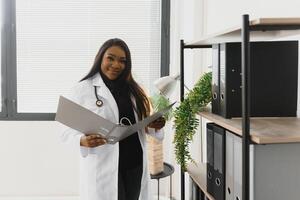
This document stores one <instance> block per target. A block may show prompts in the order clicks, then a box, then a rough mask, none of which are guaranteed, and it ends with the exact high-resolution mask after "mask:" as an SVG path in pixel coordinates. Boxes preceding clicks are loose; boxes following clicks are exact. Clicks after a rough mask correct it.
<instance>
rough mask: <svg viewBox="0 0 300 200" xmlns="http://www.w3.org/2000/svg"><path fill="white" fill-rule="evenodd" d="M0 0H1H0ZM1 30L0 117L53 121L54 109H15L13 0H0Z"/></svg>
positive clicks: (165, 28) (166, 18)
mask: <svg viewBox="0 0 300 200" xmlns="http://www.w3.org/2000/svg"><path fill="white" fill-rule="evenodd" d="M0 1H1V0H0ZM2 3H3V7H2V10H1V13H3V23H4V26H3V30H1V31H2V36H1V40H2V43H1V50H2V51H1V54H2V55H1V56H2V59H1V76H2V85H1V87H2V96H1V97H2V98H1V101H2V111H1V112H0V120H9V121H53V120H54V118H55V113H18V112H17V62H16V60H17V57H16V51H17V49H16V0H2ZM169 33H170V0H161V58H160V59H161V60H160V61H161V62H160V63H161V71H160V75H161V76H166V75H168V74H169V62H170V58H169V57H170V56H169V55H170V34H169Z"/></svg>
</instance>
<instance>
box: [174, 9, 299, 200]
mask: <svg viewBox="0 0 300 200" xmlns="http://www.w3.org/2000/svg"><path fill="white" fill-rule="evenodd" d="M298 29H300V25H254V26H250V22H249V15H248V14H245V15H243V16H242V28H241V38H242V46H241V48H242V49H241V50H242V134H243V136H242V141H243V142H242V157H243V158H242V199H243V200H249V164H250V160H249V145H250V143H251V141H250V94H249V89H250V76H251V74H250V59H249V58H250V32H251V31H275V30H298ZM211 47H212V45H185V44H184V41H183V40H181V41H180V76H181V77H180V101H183V100H184V49H187V48H189V49H194V48H211ZM184 180H185V176H184V171H183V170H182V169H181V200H184V199H185V197H184V195H185V183H184Z"/></svg>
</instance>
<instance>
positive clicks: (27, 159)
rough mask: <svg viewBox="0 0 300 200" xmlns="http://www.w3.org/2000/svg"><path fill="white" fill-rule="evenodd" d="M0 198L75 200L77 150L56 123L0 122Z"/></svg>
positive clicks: (76, 192) (76, 194) (77, 164)
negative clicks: (66, 142)
mask: <svg viewBox="0 0 300 200" xmlns="http://www.w3.org/2000/svg"><path fill="white" fill-rule="evenodd" d="M0 130H1V140H0V158H1V162H0V163H1V164H0V169H1V170H0V177H1V178H0V199H1V200H2V199H3V200H4V199H5V200H9V199H45V200H46V199H47V198H49V199H69V200H72V199H76V196H78V191H79V189H78V188H79V187H78V186H79V185H78V179H79V177H78V170H79V163H78V157H77V156H78V155H79V154H78V153H74V152H75V150H74V149H71V148H70V147H67V146H65V145H63V144H62V143H61V141H60V138H59V129H58V126H57V124H56V122H28V121H22V122H13V121H1V122H0Z"/></svg>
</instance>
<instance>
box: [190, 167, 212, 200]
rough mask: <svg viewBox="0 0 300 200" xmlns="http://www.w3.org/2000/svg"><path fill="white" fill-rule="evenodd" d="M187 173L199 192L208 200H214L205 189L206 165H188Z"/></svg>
mask: <svg viewBox="0 0 300 200" xmlns="http://www.w3.org/2000/svg"><path fill="white" fill-rule="evenodd" d="M187 172H188V174H189V175H190V177H191V178H192V179H193V180H194V182H195V183H196V184H197V185H198V186H199V188H200V189H201V191H202V192H203V193H204V194H205V196H206V197H207V198H208V199H210V200H215V199H214V198H213V197H212V196H211V195H210V194H209V193H208V192H207V188H206V163H196V164H193V163H190V164H188V166H187Z"/></svg>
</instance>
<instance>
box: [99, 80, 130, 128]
mask: <svg viewBox="0 0 300 200" xmlns="http://www.w3.org/2000/svg"><path fill="white" fill-rule="evenodd" d="M94 88H95V97H96V99H97V100H96V105H97V106H98V107H101V106H103V101H102V100H101V99H99V97H98V94H97V87H96V86H94ZM134 109H135V107H134ZM123 120H126V121H128V123H129V124H130V125H132V123H131V121H130V120H129V119H128V118H127V117H122V118H121V119H120V123H119V124H120V125H124V126H126V125H125V124H123V123H122V121H123Z"/></svg>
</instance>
